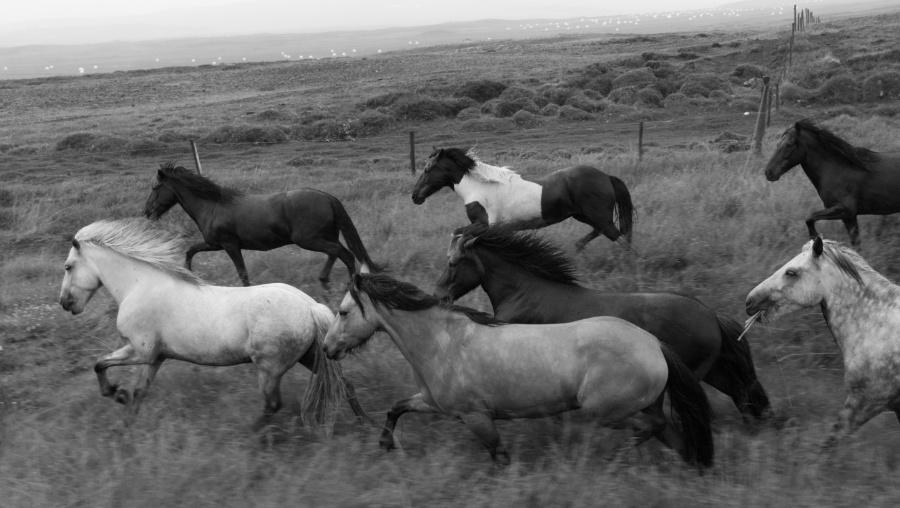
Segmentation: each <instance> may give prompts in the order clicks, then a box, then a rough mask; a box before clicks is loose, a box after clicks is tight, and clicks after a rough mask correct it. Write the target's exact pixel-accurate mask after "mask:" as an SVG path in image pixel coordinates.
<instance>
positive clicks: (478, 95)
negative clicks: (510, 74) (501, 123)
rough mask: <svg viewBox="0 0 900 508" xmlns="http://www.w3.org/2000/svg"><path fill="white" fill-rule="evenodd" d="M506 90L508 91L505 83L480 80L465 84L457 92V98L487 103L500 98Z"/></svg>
mask: <svg viewBox="0 0 900 508" xmlns="http://www.w3.org/2000/svg"><path fill="white" fill-rule="evenodd" d="M504 90H506V85H504V84H503V83H500V82H498V81H491V80H489V79H480V80H477V81H469V82H467V83H464V84H463V85H462V86H461V87H459V90H457V91H456V96H457V97H468V98H470V99H472V100H474V101H476V102H485V101H489V100H491V99H496V98H497V97H500V94H501V93H503V91H504Z"/></svg>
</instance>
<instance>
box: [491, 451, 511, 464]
mask: <svg viewBox="0 0 900 508" xmlns="http://www.w3.org/2000/svg"><path fill="white" fill-rule="evenodd" d="M494 464H496V465H497V466H500V467H506V466H508V465H509V453H508V452H507V451H506V450H502V451H499V452H497V453H496V454H495V455H494Z"/></svg>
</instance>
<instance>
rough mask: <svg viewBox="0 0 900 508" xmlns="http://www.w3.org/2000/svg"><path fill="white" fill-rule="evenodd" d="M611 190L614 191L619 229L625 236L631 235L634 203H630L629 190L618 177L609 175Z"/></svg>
mask: <svg viewBox="0 0 900 508" xmlns="http://www.w3.org/2000/svg"><path fill="white" fill-rule="evenodd" d="M609 180H610V181H611V182H612V186H613V191H615V193H616V221H617V222H618V223H619V224H618V226H619V231H620V232H621V233H622V234H623V235H625V236H626V237H629V238H630V237H631V232H632V231H633V230H634V205H633V204H631V192H629V191H628V187H627V186H625V182H623V181H622V180H621V179H619V178H618V177H615V176H612V175H609Z"/></svg>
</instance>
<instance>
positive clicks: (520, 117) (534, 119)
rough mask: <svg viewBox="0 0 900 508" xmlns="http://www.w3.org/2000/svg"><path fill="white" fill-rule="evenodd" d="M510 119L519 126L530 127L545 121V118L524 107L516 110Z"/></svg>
mask: <svg viewBox="0 0 900 508" xmlns="http://www.w3.org/2000/svg"><path fill="white" fill-rule="evenodd" d="M512 121H513V123H515V124H516V126H517V127H519V128H522V129H531V128H534V127H538V126H540V125H541V124H542V123H544V122H545V119H544V117H542V116H538V115H535V114H534V113H531V112H528V111H525V110H524V109H520V110H519V111H517V112H516V114H515V115H513V117H512Z"/></svg>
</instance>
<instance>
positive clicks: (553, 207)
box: [536, 165, 616, 222]
mask: <svg viewBox="0 0 900 508" xmlns="http://www.w3.org/2000/svg"><path fill="white" fill-rule="evenodd" d="M536 183H539V184H540V185H541V186H542V187H543V194H542V195H541V209H542V210H543V213H544V216H545V220H547V221H548V222H555V221H559V220H563V219H565V218H567V217H570V216H571V215H572V213H573V212H574V213H576V214H583V213H584V211H583V207H584V206H602V207H604V208H606V209H608V213H609V214H612V210H613V208H614V207H615V204H616V191H615V189H614V188H613V185H612V181H611V180H610V178H609V175H607V174H606V173H604V172H603V171H600V170H599V169H597V168H595V167H591V166H584V165H579V166H571V167H568V168H564V169H560V170H559V171H554V172H553V173H550V174H549V175H547V176H544V177H542V178H540V179H538V180H536Z"/></svg>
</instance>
